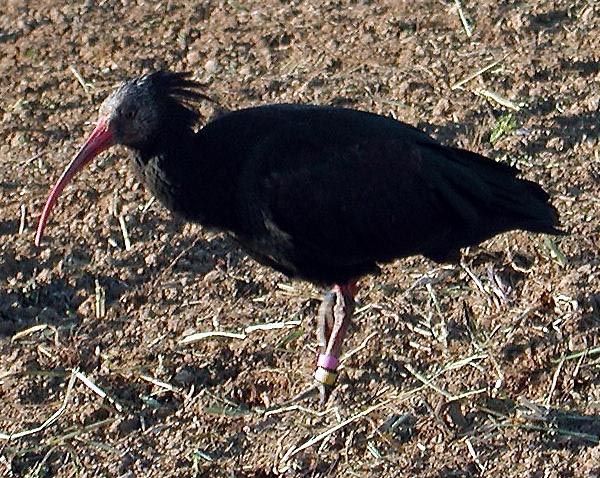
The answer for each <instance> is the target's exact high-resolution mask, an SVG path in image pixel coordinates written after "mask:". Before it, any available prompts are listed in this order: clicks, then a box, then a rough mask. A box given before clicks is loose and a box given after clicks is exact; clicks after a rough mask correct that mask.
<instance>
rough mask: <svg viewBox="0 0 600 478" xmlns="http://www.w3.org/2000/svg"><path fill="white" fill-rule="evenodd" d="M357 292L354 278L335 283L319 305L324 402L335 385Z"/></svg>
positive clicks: (318, 378) (319, 379)
mask: <svg viewBox="0 0 600 478" xmlns="http://www.w3.org/2000/svg"><path fill="white" fill-rule="evenodd" d="M356 292H357V287H356V284H355V283H354V282H351V283H349V284H346V285H335V286H334V288H333V290H332V291H331V292H329V293H328V294H327V295H326V296H325V297H324V299H323V302H322V304H321V307H320V309H319V322H318V327H317V338H318V341H319V352H320V353H319V359H318V361H317V369H316V370H315V375H314V378H315V381H316V383H317V388H318V390H319V395H320V398H321V403H322V404H323V403H325V402H326V401H327V399H328V398H329V395H330V394H331V391H332V390H333V387H334V386H335V381H336V378H337V367H338V365H339V360H340V355H341V351H342V342H343V341H344V337H345V336H346V332H347V331H348V326H349V325H350V320H351V319H352V313H353V312H354V296H355V295H356Z"/></svg>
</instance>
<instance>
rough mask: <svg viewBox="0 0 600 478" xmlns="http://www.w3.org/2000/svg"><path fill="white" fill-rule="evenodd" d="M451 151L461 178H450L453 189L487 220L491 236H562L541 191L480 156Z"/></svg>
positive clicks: (554, 213)
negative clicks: (522, 233) (517, 232)
mask: <svg viewBox="0 0 600 478" xmlns="http://www.w3.org/2000/svg"><path fill="white" fill-rule="evenodd" d="M447 149H451V150H452V158H453V159H454V161H453V163H454V167H457V168H458V169H460V170H461V172H462V174H458V175H456V174H450V175H448V178H454V180H453V179H450V180H451V181H452V182H453V183H454V184H453V189H454V188H456V189H458V190H460V191H461V196H462V198H463V201H465V202H467V203H468V204H470V206H471V207H472V208H473V212H474V213H476V214H477V215H478V216H479V217H480V218H482V219H483V220H484V221H485V218H486V216H487V217H489V219H490V223H489V224H488V227H490V224H493V225H494V227H493V229H496V231H492V230H490V232H493V233H499V232H503V231H508V230H512V229H520V230H524V231H531V232H539V233H545V234H556V235H564V234H565V232H564V231H562V230H561V229H559V227H560V222H559V215H558V211H557V210H556V208H555V207H554V206H553V205H552V204H551V203H550V196H549V195H548V193H547V192H546V191H544V190H543V189H542V187H541V186H540V185H539V184H537V183H534V182H533V181H529V180H527V179H521V178H518V177H517V175H518V174H519V170H518V169H516V168H514V167H512V166H509V165H507V164H503V163H499V162H497V161H494V160H492V159H489V158H486V157H485V156H481V155H480V154H477V153H474V152H471V151H467V150H463V149H458V148H447Z"/></svg>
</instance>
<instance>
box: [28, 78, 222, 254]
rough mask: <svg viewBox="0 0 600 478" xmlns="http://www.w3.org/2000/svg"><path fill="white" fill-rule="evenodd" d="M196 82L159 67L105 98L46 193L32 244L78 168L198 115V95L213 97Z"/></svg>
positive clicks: (191, 121) (139, 144) (188, 123)
mask: <svg viewBox="0 0 600 478" xmlns="http://www.w3.org/2000/svg"><path fill="white" fill-rule="evenodd" d="M200 86H201V85H199V84H198V83H196V82H195V81H193V80H190V79H189V73H171V72H165V71H158V72H155V73H151V74H149V75H144V76H141V77H138V78H134V79H132V80H129V81H127V82H125V83H123V84H122V85H121V86H119V87H118V88H117V89H116V90H115V91H114V92H113V93H112V94H111V95H110V96H108V98H106V100H104V102H103V103H102V106H101V107H100V114H99V117H98V121H97V123H96V127H95V128H94V131H92V134H91V135H90V136H89V138H88V139H87V141H86V142H85V143H84V145H83V146H82V147H81V149H80V150H79V152H78V153H77V154H76V155H75V157H74V158H73V160H72V161H71V162H70V163H69V165H68V166H67V167H66V169H65V170H64V171H63V173H62V175H61V176H60V178H59V179H58V181H57V182H56V184H55V185H54V187H53V188H52V190H51V191H50V195H49V196H48V199H47V200H46V204H45V206H44V210H43V211H42V215H41V217H40V221H39V223H38V228H37V232H36V235H35V243H36V245H39V243H40V240H41V238H42V234H43V232H44V229H45V227H46V222H47V221H48V217H49V216H50V212H51V210H52V207H53V206H54V203H55V202H56V200H57V198H58V196H59V195H60V193H61V192H62V190H63V189H64V188H65V186H66V185H67V184H68V183H69V181H70V180H71V179H72V178H73V176H75V174H77V172H79V171H80V170H81V169H83V167H84V166H85V165H86V164H88V163H89V162H90V161H91V160H92V159H94V158H95V157H96V156H97V155H98V154H100V153H101V152H102V151H104V150H106V149H108V148H109V147H110V146H112V145H115V144H121V145H124V146H128V147H131V148H143V147H148V146H150V145H151V143H152V141H153V140H154V139H155V138H156V137H157V136H159V135H160V134H161V133H162V134H164V133H165V132H164V131H163V130H164V129H165V128H168V129H171V128H173V127H174V126H177V127H179V128H190V127H191V126H192V125H193V124H194V123H196V121H198V119H199V117H200V115H199V113H198V112H197V111H195V110H194V109H193V108H192V107H191V105H192V104H193V103H195V102H197V101H198V100H201V99H205V100H209V101H212V100H211V99H210V98H209V97H208V96H206V95H204V94H203V93H201V92H199V91H198V88H199V87H200Z"/></svg>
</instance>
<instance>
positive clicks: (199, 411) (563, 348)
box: [0, 0, 600, 478]
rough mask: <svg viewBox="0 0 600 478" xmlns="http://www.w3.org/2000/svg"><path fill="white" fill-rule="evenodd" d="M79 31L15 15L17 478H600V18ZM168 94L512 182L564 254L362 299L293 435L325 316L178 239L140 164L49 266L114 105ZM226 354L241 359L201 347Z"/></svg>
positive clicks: (122, 171) (566, 4)
mask: <svg viewBox="0 0 600 478" xmlns="http://www.w3.org/2000/svg"><path fill="white" fill-rule="evenodd" d="M60 3H61V2H56V1H50V0H39V1H37V2H28V1H19V0H8V3H4V4H3V6H2V9H3V12H2V15H0V49H1V53H0V67H1V68H0V70H1V71H2V77H1V79H0V93H1V97H0V108H1V111H0V165H1V166H0V205H1V209H0V406H1V414H0V470H1V471H0V475H2V476H7V477H192V476H196V477H209V476H210V477H213V476H224V477H239V478H250V477H253V478H258V477H276V476H285V477H325V476H331V477H367V476H386V477H387V476H390V477H392V476H394V477H436V478H438V477H439V478H442V477H443V478H453V477H456V478H458V477H479V476H482V477H483V476H485V477H498V476H502V477H506V478H513V477H514V478H516V477H519V478H521V477H530V478H550V477H552V478H555V477H589V478H592V477H600V447H599V446H598V443H599V441H600V411H599V407H600V379H599V376H598V370H599V364H600V362H599V357H600V340H599V337H598V331H599V326H600V285H599V284H600V282H599V278H600V261H599V257H600V256H599V248H600V213H599V211H598V210H599V206H600V199H599V198H600V146H599V141H598V136H599V135H598V129H599V128H600V121H599V120H600V114H599V110H598V108H599V100H600V16H599V14H600V6H598V5H597V4H595V2H593V1H591V0H589V1H588V0H571V1H566V0H556V1H550V0H540V1H525V0H524V1H519V0H511V1H501V2H498V1H495V0H481V1H477V2H475V1H467V0H463V2H462V8H461V9H460V11H459V9H457V6H456V3H455V2H454V1H441V0H435V1H434V0H424V1H418V2H415V1H409V0H398V1H388V2H373V1H369V0H362V1H356V0H355V1H350V0H338V1H330V0H326V1H324V2H316V1H305V2H302V1H297V0H294V1H288V0H279V1H277V0H255V1H248V2H246V1H237V0H229V1H210V0H207V1H200V2H178V1H142V0H139V1H137V2H134V1H128V0H122V1H120V2H119V1H115V0H104V1H99V2H93V1H85V2H83V1H80V2H64V3H63V4H62V5H61V4H60ZM460 13H462V14H464V16H465V19H466V22H467V23H468V25H469V26H470V27H471V28H472V35H471V36H469V35H468V34H467V31H466V29H465V27H464V26H463V23H462V22H461V16H460ZM158 68H169V69H172V70H189V71H192V72H193V73H194V75H195V77H196V78H198V79H199V80H200V81H202V82H204V83H205V84H206V85H207V91H208V92H210V94H211V95H213V96H214V97H216V98H218V99H219V101H220V102H221V103H222V104H223V105H225V106H226V107H228V108H239V107H243V106H248V105H257V104H262V103H267V102H302V103H318V104H335V105H344V106H351V107H356V108H362V109H367V110H371V111H375V112H378V113H382V114H386V115H393V116H395V117H397V118H399V119H401V120H403V121H406V122H408V123H411V124H414V125H417V126H419V127H420V128H423V129H425V130H426V131H428V132H430V133H431V134H432V135H434V136H435V137H437V138H439V139H440V140H442V141H444V142H447V143H450V144H455V145H459V146H462V147H466V148H470V149H473V150H476V151H478V152H481V153H484V154H487V155H489V156H491V157H493V158H495V159H497V160H498V161H506V162H510V163H513V164H516V165H517V166H518V167H519V168H520V169H521V170H522V172H523V175H524V176H525V177H527V178H529V179H532V180H536V181H538V182H540V183H541V184H543V185H544V187H545V188H546V189H547V190H548V191H549V192H550V194H551V195H552V197H553V203H554V204H555V205H556V206H557V208H558V209H559V210H560V213H561V216H562V222H563V224H564V227H565V228H566V229H567V230H568V231H569V232H570V233H571V235H570V236H567V237H564V238H551V237H541V236H536V235H528V234H524V233H518V232H515V233H510V234H504V235H502V236H500V237H497V238H495V239H493V240H491V241H488V242H487V243H485V244H483V245H482V246H481V247H479V248H472V249H470V250H468V251H465V255H464V265H463V266H448V267H440V266H438V265H436V264H434V263H431V262H428V261H427V260H424V259H421V258H409V259H405V260H402V261H399V262H397V263H395V264H392V265H389V266H386V267H385V268H384V269H383V272H382V274H381V275H380V276H378V277H368V278H365V279H364V280H363V282H362V288H361V292H360V294H359V297H358V300H359V305H358V312H357V314H356V319H355V327H354V330H353V331H352V335H351V337H350V338H349V340H348V341H347V348H346V350H347V351H350V352H351V354H350V356H349V357H348V358H347V359H346V360H345V362H344V368H343V371H342V372H341V376H340V386H339V387H338V388H337V389H336V391H335V392H334V394H333V396H332V399H331V401H330V402H329V404H328V406H327V407H325V408H319V407H318V405H317V404H316V403H315V402H311V401H307V402H304V403H302V404H300V406H296V407H283V406H281V405H282V404H283V403H284V402H285V400H287V399H288V398H290V397H291V396H293V395H294V394H296V393H297V392H299V391H301V390H302V389H304V388H305V387H306V386H307V385H308V384H310V381H311V378H310V377H311V374H312V371H313V367H314V363H315V335H314V328H315V319H314V317H315V313H316V309H317V306H318V303H319V301H318V299H319V296H320V294H321V292H322V291H319V290H317V289H315V288H313V287H312V286H310V285H308V284H305V283H301V282H291V281H290V280H288V279H287V278H286V277H284V276H281V275H279V274H277V273H274V272H272V271H270V270H268V269H266V268H264V267H260V266H257V265H256V264H255V263H254V262H252V260H250V259H248V258H247V257H245V256H244V255H243V254H242V253H241V252H240V251H239V250H237V249H236V248H235V246H234V245H233V244H232V243H231V242H230V241H229V240H228V239H227V238H226V237H224V236H222V235H219V234H216V233H214V232H209V231H204V230H202V228H201V227H199V226H195V225H189V224H188V225H186V224H184V223H182V222H181V221H179V220H176V219H174V218H173V217H171V215H170V214H169V213H168V211H166V210H165V209H164V208H163V207H162V206H160V205H159V204H158V203H157V202H152V201H151V197H150V196H149V194H148V193H147V192H146V191H145V190H144V188H143V186H142V185H140V184H138V183H137V182H136V180H135V178H134V176H133V175H132V173H131V171H130V169H129V167H128V164H127V163H128V162H127V160H126V159H125V155H126V154H125V151H124V150H122V149H118V148H117V149H113V150H111V151H110V152H108V153H104V154H103V155H102V156H101V157H100V158H99V159H98V160H97V161H96V162H94V164H93V165H92V166H90V167H89V168H88V169H87V171H85V172H83V173H82V174H81V175H79V176H78V177H77V178H76V179H75V181H73V183H72V185H71V186H70V187H68V188H67V189H66V190H65V192H64V193H63V194H62V197H61V199H60V201H59V204H58V206H57V208H56V209H55V212H54V214H53V216H52V219H51V221H50V224H49V227H48V229H47V235H46V238H45V240H44V242H43V244H42V246H41V247H40V248H36V247H35V246H34V244H33V235H34V230H35V225H36V221H37V219H38V217H39V214H40V212H41V207H42V205H43V202H44V200H45V198H46V196H47V193H48V191H49V188H50V186H51V184H52V183H53V182H54V181H55V180H56V178H57V176H58V175H59V174H60V172H61V170H62V168H63V167H64V165H65V164H66V163H67V161H68V160H70V158H71V157H72V155H73V153H74V152H75V151H76V149H77V147H78V146H79V145H80V144H81V142H82V140H83V139H84V137H85V136H86V134H88V133H89V132H90V130H91V128H90V122H91V121H93V120H94V119H95V112H96V109H97V106H98V105H99V102H100V101H101V100H102V99H103V98H104V97H105V95H106V94H107V92H108V91H110V89H111V88H112V87H113V86H114V85H115V84H117V83H118V82H120V81H122V80H124V79H126V78H129V77H131V76H135V75H138V74H141V73H143V72H147V71H150V70H154V69H158ZM203 108H205V110H206V111H205V114H206V115H210V114H211V113H212V110H211V107H210V106H208V105H207V106H206V107H203ZM509 115H510V116H509ZM123 230H126V231H127V232H128V236H129V241H130V247H126V245H127V244H126V240H125V237H124V234H123ZM257 325H258V326H261V325H262V326H261V327H253V326H257ZM214 331H221V332H229V333H233V334H234V335H231V336H228V337H221V338H218V337H214V336H212V337H211V336H210V335H209V337H207V338H204V339H202V340H198V341H197V342H195V343H192V344H182V343H181V339H182V338H183V337H185V336H186V335H189V334H190V333H193V332H214ZM47 420H48V421H47Z"/></svg>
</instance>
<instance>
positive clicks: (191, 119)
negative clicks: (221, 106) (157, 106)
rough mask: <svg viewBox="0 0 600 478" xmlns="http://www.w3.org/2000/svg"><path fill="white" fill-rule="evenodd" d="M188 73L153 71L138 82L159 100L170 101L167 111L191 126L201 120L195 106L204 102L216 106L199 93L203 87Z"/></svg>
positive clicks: (205, 95) (202, 93)
mask: <svg viewBox="0 0 600 478" xmlns="http://www.w3.org/2000/svg"><path fill="white" fill-rule="evenodd" d="M191 76H192V73H190V72H187V71H186V72H171V71H164V70H160V71H155V72H153V73H150V74H148V75H145V76H142V77H141V78H140V79H139V80H138V82H139V83H145V84H147V85H148V86H149V87H150V88H151V89H152V90H153V91H154V92H155V94H156V95H157V96H158V97H160V98H168V100H170V104H169V109H170V111H171V112H172V113H175V114H176V115H177V116H178V118H179V119H180V120H183V121H185V122H186V123H187V124H188V125H192V124H194V123H196V122H197V121H199V120H200V119H202V117H201V114H200V112H199V111H198V110H197V109H196V107H197V104H198V103H199V102H200V101H202V100H204V101H209V102H211V103H214V104H216V105H218V102H217V101H215V100H214V99H213V98H211V97H210V96H208V95H207V94H205V93H204V92H202V91H200V90H201V89H202V88H204V87H205V85H202V84H201V83H199V82H197V81H194V80H192V79H191V78H190V77H191Z"/></svg>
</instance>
